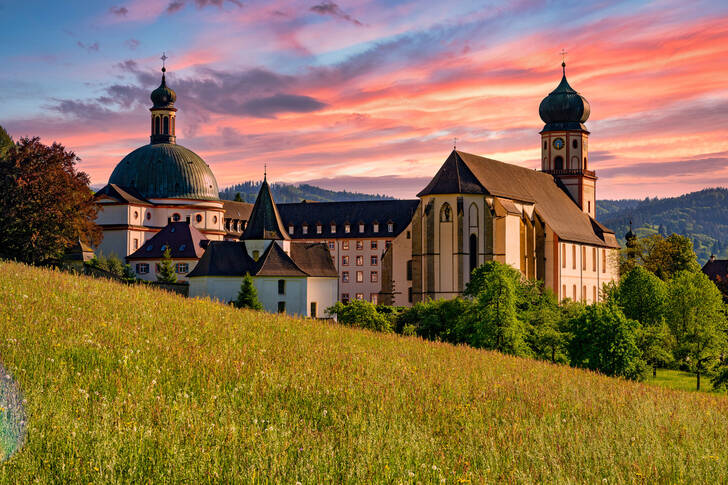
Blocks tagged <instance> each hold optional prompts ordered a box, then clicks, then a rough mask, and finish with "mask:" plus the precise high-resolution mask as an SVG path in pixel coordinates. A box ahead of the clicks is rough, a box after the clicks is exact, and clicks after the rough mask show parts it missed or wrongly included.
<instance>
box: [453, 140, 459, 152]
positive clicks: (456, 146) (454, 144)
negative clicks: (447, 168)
mask: <svg viewBox="0 0 728 485" xmlns="http://www.w3.org/2000/svg"><path fill="white" fill-rule="evenodd" d="M452 149H453V150H457V149H458V137H455V138H453V139H452Z"/></svg>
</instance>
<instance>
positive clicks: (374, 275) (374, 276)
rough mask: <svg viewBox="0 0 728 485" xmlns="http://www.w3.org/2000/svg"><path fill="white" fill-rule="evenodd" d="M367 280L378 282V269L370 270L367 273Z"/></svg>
mask: <svg viewBox="0 0 728 485" xmlns="http://www.w3.org/2000/svg"><path fill="white" fill-rule="evenodd" d="M369 281H371V282H372V283H378V282H379V272H378V271H372V272H371V273H370V274H369Z"/></svg>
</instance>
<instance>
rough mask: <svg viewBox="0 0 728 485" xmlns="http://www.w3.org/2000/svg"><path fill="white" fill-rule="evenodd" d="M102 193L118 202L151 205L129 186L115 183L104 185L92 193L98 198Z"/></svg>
mask: <svg viewBox="0 0 728 485" xmlns="http://www.w3.org/2000/svg"><path fill="white" fill-rule="evenodd" d="M103 195H105V196H107V197H111V198H112V199H116V200H118V201H119V202H126V203H127V204H143V205H151V202H149V201H148V200H146V199H145V198H144V197H143V196H142V195H141V194H140V193H139V192H137V191H136V190H135V189H133V188H129V187H121V186H119V185H116V184H107V185H105V186H104V187H102V188H101V189H99V190H98V191H97V192H96V193H95V194H94V197H95V198H97V199H98V198H100V197H101V196H103Z"/></svg>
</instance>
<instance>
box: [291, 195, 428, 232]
mask: <svg viewBox="0 0 728 485" xmlns="http://www.w3.org/2000/svg"><path fill="white" fill-rule="evenodd" d="M419 203H420V201H419V200H417V199H414V200H362V201H356V202H316V203H311V202H298V203H293V204H278V210H279V211H280V214H281V219H282V220H283V222H284V224H285V227H286V228H287V227H288V226H289V225H291V226H293V227H294V231H293V234H289V235H290V236H291V237H292V238H293V239H311V238H327V239H336V238H346V239H350V238H394V237H397V236H398V235H399V234H400V233H401V232H402V231H404V229H405V228H406V227H407V226H408V225H409V223H410V222H411V221H412V217H413V216H414V213H415V210H416V209H417V205H418V204H419ZM317 222H323V223H322V224H321V226H322V227H321V234H318V233H316V232H315V230H314V231H312V228H311V226H315V225H316V223H317ZM388 222H392V223H393V224H394V227H393V231H392V232H388V230H387V223H388ZM360 223H363V224H364V231H363V232H360V231H359V224H360ZM374 223H377V224H379V231H376V232H375V231H374ZM304 224H308V226H309V229H308V234H303V233H302V231H301V227H302V226H303V225H304ZM331 224H335V225H336V232H331ZM345 224H350V225H351V228H350V232H344V225H345Z"/></svg>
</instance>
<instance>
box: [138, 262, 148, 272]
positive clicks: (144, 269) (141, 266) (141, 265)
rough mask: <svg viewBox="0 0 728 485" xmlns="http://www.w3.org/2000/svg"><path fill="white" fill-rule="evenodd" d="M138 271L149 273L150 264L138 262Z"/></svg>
mask: <svg viewBox="0 0 728 485" xmlns="http://www.w3.org/2000/svg"><path fill="white" fill-rule="evenodd" d="M136 272H137V274H147V273H149V265H148V264H147V263H137V265H136Z"/></svg>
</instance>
